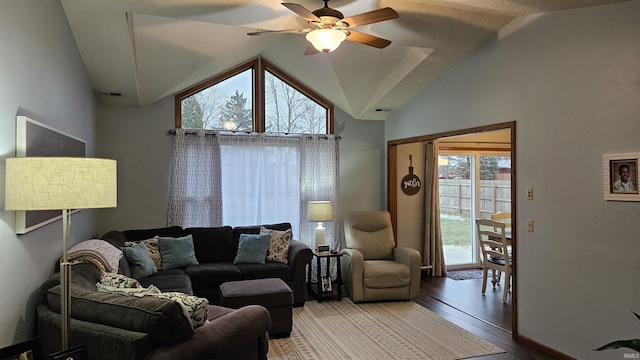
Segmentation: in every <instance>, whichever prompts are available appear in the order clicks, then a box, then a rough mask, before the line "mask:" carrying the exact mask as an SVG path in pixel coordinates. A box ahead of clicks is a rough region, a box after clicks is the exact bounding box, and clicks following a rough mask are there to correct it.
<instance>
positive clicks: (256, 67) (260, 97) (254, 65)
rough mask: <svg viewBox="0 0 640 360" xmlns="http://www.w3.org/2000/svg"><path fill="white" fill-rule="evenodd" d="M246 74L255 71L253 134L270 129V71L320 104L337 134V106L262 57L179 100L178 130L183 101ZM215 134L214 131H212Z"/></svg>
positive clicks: (192, 89) (329, 129)
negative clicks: (267, 97)
mask: <svg viewBox="0 0 640 360" xmlns="http://www.w3.org/2000/svg"><path fill="white" fill-rule="evenodd" d="M246 70H252V72H251V79H252V80H251V81H252V86H251V88H252V91H251V92H252V93H251V97H252V114H251V115H252V124H253V125H252V126H253V131H255V132H259V133H264V132H265V128H266V119H265V113H266V112H265V107H266V105H265V93H264V92H265V72H266V71H268V72H269V73H270V74H271V75H273V76H275V77H276V78H278V79H279V80H281V81H283V82H284V83H286V84H287V85H289V86H291V87H293V88H294V89H296V90H297V91H299V92H300V93H302V94H303V95H305V96H306V97H308V98H309V99H311V100H313V101H314V102H316V103H317V104H318V105H320V106H321V107H323V108H325V111H326V122H327V124H326V134H333V133H334V105H333V104H332V103H331V102H329V101H328V100H327V99H325V98H324V97H322V96H320V95H318V94H317V93H315V92H314V91H313V90H311V89H309V88H308V87H306V86H305V85H303V84H302V83H300V82H299V81H297V80H296V79H294V78H293V77H291V76H290V75H288V74H287V73H285V72H284V71H282V70H280V69H279V68H277V67H276V66H274V65H272V64H270V63H269V62H267V61H266V60H264V59H263V58H261V57H257V58H255V59H253V60H250V61H248V62H246V63H244V64H241V65H238V66H236V67H234V68H232V69H230V70H227V71H225V72H223V73H220V74H218V75H215V76H213V77H211V78H209V79H207V80H205V81H203V82H201V83H199V84H197V85H195V86H192V87H190V88H188V89H186V90H184V91H182V92H180V93H178V94H176V96H175V107H174V108H175V127H176V129H181V128H182V100H184V99H185V98H188V97H189V96H192V95H194V94H196V93H198V92H200V91H203V90H204V89H206V88H209V87H211V86H214V85H216V84H218V83H220V82H222V81H225V80H227V79H229V78H232V77H234V76H236V75H238V74H240V73H242V72H244V71H246ZM208 130H213V129H208Z"/></svg>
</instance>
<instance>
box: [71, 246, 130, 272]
mask: <svg viewBox="0 0 640 360" xmlns="http://www.w3.org/2000/svg"><path fill="white" fill-rule="evenodd" d="M120 258H122V250H120V249H118V248H117V247H115V246H113V245H111V244H109V243H108V242H106V241H104V240H98V239H91V240H86V241H83V242H81V243H79V244H77V245H75V246H74V247H72V248H71V249H69V251H68V252H67V259H68V260H69V262H73V261H84V262H90V263H92V264H95V265H96V266H97V267H98V268H99V269H100V270H102V271H106V272H110V273H116V272H118V264H119V262H120Z"/></svg>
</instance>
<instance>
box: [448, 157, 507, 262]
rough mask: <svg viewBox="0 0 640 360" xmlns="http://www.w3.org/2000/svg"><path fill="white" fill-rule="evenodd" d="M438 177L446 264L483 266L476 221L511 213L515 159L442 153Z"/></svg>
mask: <svg viewBox="0 0 640 360" xmlns="http://www.w3.org/2000/svg"><path fill="white" fill-rule="evenodd" d="M438 177H439V196H440V221H441V229H442V242H443V247H444V256H445V264H447V267H448V268H465V267H475V266H479V256H478V247H477V242H476V234H475V221H474V219H476V218H479V217H490V216H491V214H492V213H497V212H504V211H506V212H510V211H511V159H510V157H509V156H504V155H503V154H489V153H487V154H485V153H481V152H469V151H464V152H443V151H441V152H440V156H439V162H438Z"/></svg>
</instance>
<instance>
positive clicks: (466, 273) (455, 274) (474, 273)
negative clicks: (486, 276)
mask: <svg viewBox="0 0 640 360" xmlns="http://www.w3.org/2000/svg"><path fill="white" fill-rule="evenodd" d="M447 277H448V278H449V279H453V280H469V279H482V269H471V270H453V271H447Z"/></svg>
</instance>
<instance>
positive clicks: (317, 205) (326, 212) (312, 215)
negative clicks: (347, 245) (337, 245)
mask: <svg viewBox="0 0 640 360" xmlns="http://www.w3.org/2000/svg"><path fill="white" fill-rule="evenodd" d="M307 213H308V216H309V221H317V222H318V227H316V239H315V240H316V249H317V248H318V246H321V245H324V244H325V234H326V229H325V228H324V226H322V223H323V222H326V221H333V210H332V209H331V201H309V207H308V211H307Z"/></svg>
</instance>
